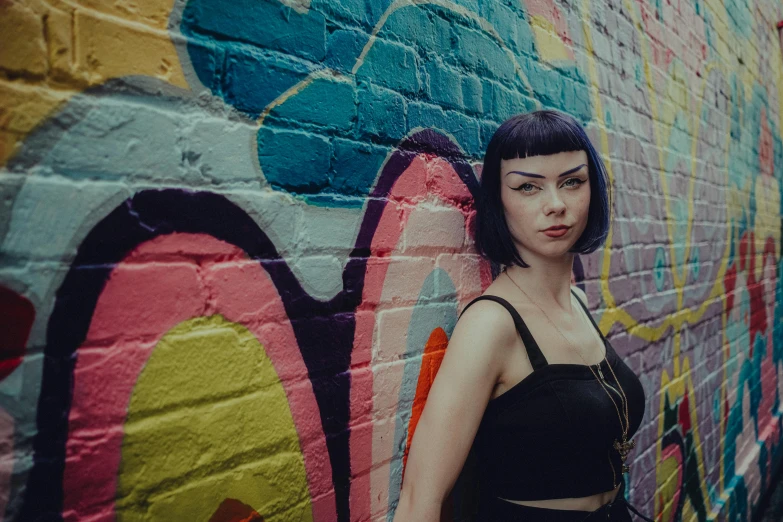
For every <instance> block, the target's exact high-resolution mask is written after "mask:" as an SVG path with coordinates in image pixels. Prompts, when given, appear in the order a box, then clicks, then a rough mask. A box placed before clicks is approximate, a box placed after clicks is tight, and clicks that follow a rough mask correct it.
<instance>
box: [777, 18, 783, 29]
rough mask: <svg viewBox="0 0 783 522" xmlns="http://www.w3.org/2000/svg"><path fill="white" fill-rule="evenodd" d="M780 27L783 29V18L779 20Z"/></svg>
mask: <svg viewBox="0 0 783 522" xmlns="http://www.w3.org/2000/svg"><path fill="white" fill-rule="evenodd" d="M778 29H783V20H781V21H780V22H778Z"/></svg>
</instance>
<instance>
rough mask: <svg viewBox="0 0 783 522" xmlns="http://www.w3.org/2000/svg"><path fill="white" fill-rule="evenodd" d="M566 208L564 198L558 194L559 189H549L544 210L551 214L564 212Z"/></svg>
mask: <svg viewBox="0 0 783 522" xmlns="http://www.w3.org/2000/svg"><path fill="white" fill-rule="evenodd" d="M564 209H565V203H564V202H563V199H562V198H561V197H560V196H559V195H558V194H557V191H556V190H551V191H548V194H547V195H546V202H545V207H544V211H545V212H546V213H547V214H549V213H552V212H554V213H558V212H562V211H563V210H564Z"/></svg>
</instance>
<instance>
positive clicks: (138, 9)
mask: <svg viewBox="0 0 783 522" xmlns="http://www.w3.org/2000/svg"><path fill="white" fill-rule="evenodd" d="M71 1H72V2H73V0H71ZM61 2H62V0H61ZM62 3H65V2H62ZM73 3H75V4H77V5H80V6H83V7H85V8H87V9H91V10H93V11H98V12H101V13H104V14H107V15H111V16H115V17H117V18H123V19H125V20H128V21H132V22H139V23H143V24H145V25H149V26H150V27H155V28H157V29H166V26H167V24H168V20H169V14H170V13H171V8H172V7H173V5H174V0H163V1H162V0H116V1H114V2H107V1H106V0H76V1H75V2H73Z"/></svg>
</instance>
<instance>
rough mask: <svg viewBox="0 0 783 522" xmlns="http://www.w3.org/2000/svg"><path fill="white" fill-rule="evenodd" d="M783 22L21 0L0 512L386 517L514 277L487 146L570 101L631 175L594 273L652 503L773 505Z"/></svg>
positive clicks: (535, 5)
mask: <svg viewBox="0 0 783 522" xmlns="http://www.w3.org/2000/svg"><path fill="white" fill-rule="evenodd" d="M781 19H783V7H782V6H781V5H779V2H777V3H776V2H769V1H759V2H750V3H748V2H738V1H734V0H732V1H726V2H706V3H704V2H690V3H688V2H684V3H683V2H679V3H678V2H661V1H657V0H640V1H637V2H632V1H630V0H591V1H588V2H569V1H566V0H521V1H511V0H502V1H501V0H456V1H453V2H441V1H438V2H391V1H390V0H386V1H382V2H381V1H378V2H375V1H373V2H366V1H364V0H339V1H328V2H327V1H323V0H236V1H232V2H221V1H219V0H182V1H176V2H173V1H171V0H169V1H163V0H138V1H135V2H105V1H101V0H78V1H64V0H48V1H43V0H17V1H5V2H3V1H0V34H2V35H3V43H2V45H0V332H3V333H6V332H10V334H7V335H5V336H4V335H0V520H9V521H20V522H27V521H28V520H29V521H32V520H85V521H86V520H111V519H118V520H166V521H168V520H212V521H216V522H219V521H229V520H262V519H263V520H267V521H287V520H292V521H293V520H296V521H316V522H333V521H339V522H365V521H387V522H388V520H389V519H390V514H391V513H393V510H394V509H395V507H396V505H397V502H398V500H399V493H400V487H401V479H402V472H403V465H404V463H405V459H404V455H405V454H406V452H407V450H408V444H409V443H410V440H411V436H412V432H413V430H414V428H415V426H416V425H417V422H418V419H419V416H420V414H421V411H422V405H423V404H424V402H425V401H426V394H427V391H428V390H429V387H430V385H431V383H432V382H431V381H432V379H433V376H434V374H435V372H436V367H437V364H435V361H439V360H440V357H441V356H442V354H443V349H444V348H445V346H446V344H447V343H446V342H445V339H446V338H447V337H448V336H449V335H450V334H451V332H452V330H453V328H454V325H455V324H456V322H457V317H458V314H459V311H460V310H461V309H462V308H463V307H464V305H465V304H466V303H467V302H469V301H470V300H471V299H472V298H473V297H475V296H476V295H478V294H480V293H481V292H482V290H483V289H485V288H486V287H487V286H488V285H489V283H490V282H491V274H492V267H491V266H490V265H489V264H488V263H487V262H486V261H484V260H482V259H480V258H479V257H478V256H477V255H476V253H475V250H474V242H473V238H472V236H471V232H470V231H471V226H472V223H473V222H474V220H475V213H474V209H473V194H475V191H476V189H477V180H478V176H479V175H480V172H481V161H482V157H483V154H484V150H485V148H486V146H487V143H488V142H489V140H490V138H491V136H492V134H493V133H494V131H495V129H496V128H497V127H498V125H499V124H500V123H501V122H502V121H503V120H504V119H506V118H508V117H509V116H511V115H513V114H517V113H520V112H526V111H530V110H535V109H539V108H545V107H547V108H555V109H559V110H563V111H566V112H568V113H570V114H572V115H573V116H574V117H576V118H577V119H578V120H579V121H580V122H581V123H582V124H583V125H584V126H585V129H586V132H587V134H588V136H589V137H590V138H591V140H592V141H593V143H594V145H595V147H596V150H597V151H598V153H599V154H600V155H601V157H602V158H603V160H604V161H605V163H606V166H607V169H608V173H609V176H610V179H611V184H612V206H613V225H612V229H611V231H610V236H609V237H608V238H607V241H606V244H605V246H604V247H603V248H601V249H599V250H598V251H597V252H595V253H593V254H590V255H581V256H579V257H578V259H577V262H576V263H575V266H574V279H575V281H576V282H577V283H579V284H580V285H582V286H583V287H584V289H585V292H586V294H587V297H588V301H589V306H590V308H591V310H592V312H593V315H594V317H595V319H596V321H597V322H598V324H599V327H600V328H601V330H602V331H603V332H604V333H605V334H606V335H607V337H608V338H609V339H610V340H611V341H612V345H613V346H614V347H615V349H616V350H617V352H618V353H619V354H620V356H621V357H623V359H624V360H625V362H626V363H627V364H628V365H629V366H630V367H631V368H632V369H633V371H634V372H636V373H637V374H638V375H639V378H640V380H641V382H642V384H643V386H644V389H645V394H646V404H645V414H644V418H643V420H642V424H641V426H640V428H639V431H638V432H637V434H636V441H637V445H636V449H635V450H634V452H633V453H632V454H631V456H630V458H631V459H632V462H631V472H630V473H629V474H627V475H626V481H627V484H628V486H629V487H628V491H629V499H630V500H631V502H632V503H633V504H634V505H636V506H637V507H638V508H639V509H640V511H642V512H644V513H646V514H647V515H649V516H651V517H653V518H655V519H656V520H666V521H677V522H679V521H690V520H719V521H734V520H749V519H750V517H751V516H752V515H753V514H754V513H755V512H756V511H757V509H758V507H759V502H760V499H761V496H762V495H763V494H764V492H765V491H767V490H769V489H770V488H771V487H772V486H773V484H772V483H771V481H772V479H773V476H774V472H775V470H777V469H778V468H779V467H780V465H781V459H783V455H781V451H780V448H781V440H783V434H782V432H781V428H783V426H782V425H781V420H780V414H781V411H780V409H781V401H780V397H781V393H783V356H782V355H781V353H783V352H782V351H781V349H783V337H782V336H783V333H782V332H783V330H781V325H782V324H783V320H782V319H783V309H782V308H781V304H780V303H781V302H783V283H782V282H781V270H782V269H783V264H782V262H781V225H780V223H781V221H780V220H781V214H782V209H783V206H782V205H783V200H782V199H781V182H783V141H782V140H781V135H782V134H781V133H782V131H781V129H783V80H782V79H783V54H782V53H781V40H780V38H779V35H778V34H777V32H776V30H775V22H776V21H777V20H781ZM471 480H472V478H471V476H470V474H469V473H466V474H464V475H463V476H462V477H461V478H460V482H459V483H458V484H459V487H457V489H456V490H455V493H454V494H453V495H452V496H450V497H449V499H448V501H447V502H448V504H449V506H448V512H449V513H451V514H452V517H451V518H453V519H454V520H455V521H461V520H469V519H470V516H469V509H470V505H469V503H468V501H466V499H467V498H468V497H469V495H468V496H466V495H464V492H465V491H467V490H466V489H465V488H470V487H471V482H470V481H471Z"/></svg>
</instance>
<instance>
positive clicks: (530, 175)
mask: <svg viewBox="0 0 783 522" xmlns="http://www.w3.org/2000/svg"><path fill="white" fill-rule="evenodd" d="M584 166H586V164H585V163H582V164H581V165H579V166H578V167H574V168H572V169H568V170H567V171H565V172H563V173H562V174H560V175H558V176H557V177H558V178H562V177H563V176H568V175H569V174H573V173H574V172H576V171H577V170H579V169H581V168H582V167H584ZM509 174H519V175H520V176H528V177H530V178H544V177H546V176H542V175H541V174H532V173H530V172H523V171H521V170H510V171H508V172H506V176H508V175H509Z"/></svg>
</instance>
